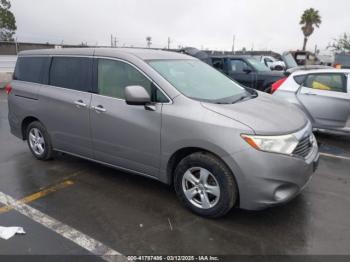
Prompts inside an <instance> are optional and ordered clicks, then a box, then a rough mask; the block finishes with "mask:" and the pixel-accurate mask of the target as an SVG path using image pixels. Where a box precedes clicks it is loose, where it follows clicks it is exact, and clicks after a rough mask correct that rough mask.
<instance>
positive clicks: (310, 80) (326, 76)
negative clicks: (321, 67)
mask: <svg viewBox="0 0 350 262" xmlns="http://www.w3.org/2000/svg"><path fill="white" fill-rule="evenodd" d="M304 86H305V87H308V88H312V89H318V90H325V91H334V92H343V93H346V92H347V87H346V77H345V75H343V74H335V73H322V74H310V75H308V77H307V79H306V81H305V84H304Z"/></svg>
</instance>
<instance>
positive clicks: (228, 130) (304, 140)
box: [6, 48, 319, 217]
mask: <svg viewBox="0 0 350 262" xmlns="http://www.w3.org/2000/svg"><path fill="white" fill-rule="evenodd" d="M252 59H253V58H252ZM231 61H233V63H232V65H231V64H230V66H231V67H233V65H236V64H237V63H236V61H243V60H235V59H233V58H232V59H230V60H229V61H228V62H231ZM254 61H256V60H255V59H254ZM256 63H259V62H258V61H256ZM252 64H254V62H252ZM259 66H260V65H257V66H256V67H259ZM250 73H252V72H250ZM6 91H7V93H8V107H9V114H8V119H9V124H10V128H11V132H12V134H14V135H15V136H17V137H18V138H20V139H23V140H27V144H28V147H29V149H30V151H31V152H32V154H33V156H34V157H35V158H37V159H39V160H47V159H50V158H51V157H52V156H53V152H54V151H61V152H65V153H68V154H72V155H75V156H79V157H82V158H85V159H88V160H91V161H95V162H98V163H101V164H105V165H108V166H111V167H115V168H119V169H121V170H124V171H127V172H132V173H135V174H139V175H143V176H146V177H150V178H153V179H156V180H159V181H161V182H164V183H167V184H169V185H173V186H174V187H175V191H176V193H177V196H178V198H179V200H180V201H181V202H182V203H183V204H184V205H185V206H186V207H188V208H189V209H191V210H192V211H193V212H195V213H197V214H200V215H202V216H207V217H219V216H222V215H224V214H225V213H227V212H228V211H229V210H230V209H231V208H232V207H233V206H239V207H241V208H243V209H250V210H257V209H263V208H266V207H268V206H272V205H276V204H281V203H285V202H287V201H289V200H291V199H292V198H293V197H295V196H296V195H297V194H298V193H299V192H300V191H301V190H302V189H303V188H304V187H305V185H306V184H307V182H308V181H309V180H310V178H311V176H312V174H313V172H314V171H315V169H316V167H317V163H318V158H319V154H318V147H317V143H316V139H315V137H314V135H313V133H312V129H311V123H310V121H308V119H307V118H306V117H305V115H304V113H303V112H302V111H300V110H299V109H297V108H296V107H294V106H292V105H290V104H284V103H281V102H280V101H278V100H277V99H275V98H274V97H272V96H271V95H269V94H265V93H262V92H257V91H255V90H253V89H250V88H244V87H242V86H241V85H239V84H237V83H236V82H235V81H233V80H232V79H230V78H228V77H227V76H225V75H223V74H221V73H219V72H218V71H217V70H215V69H214V68H213V67H211V66H209V65H207V64H205V63H203V62H202V61H200V60H198V59H195V58H193V57H190V56H187V55H183V54H179V53H174V52H164V51H159V50H149V49H128V48H121V49H117V48H107V49H105V48H96V49H91V48H82V49H78V48H76V49H61V50H58V49H57V50H36V51H25V52H21V53H20V54H19V57H18V60H17V64H16V69H15V73H14V80H13V81H12V82H11V84H10V85H8V86H7V87H6ZM120 193H122V192H116V194H120Z"/></svg>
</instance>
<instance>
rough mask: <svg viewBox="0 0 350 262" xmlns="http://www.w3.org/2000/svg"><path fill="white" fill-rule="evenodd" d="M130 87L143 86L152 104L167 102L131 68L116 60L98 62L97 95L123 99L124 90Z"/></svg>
mask: <svg viewBox="0 0 350 262" xmlns="http://www.w3.org/2000/svg"><path fill="white" fill-rule="evenodd" d="M131 85H139V86H143V87H144V88H145V89H146V91H147V92H148V93H149V94H150V96H151V98H152V101H154V102H161V103H165V102H168V99H167V98H166V97H165V95H164V94H163V93H162V92H161V91H159V90H158V89H157V88H156V87H155V86H154V85H153V83H152V82H151V81H150V80H148V78H146V77H145V76H144V75H143V74H142V73H141V72H140V71H138V70H137V69H135V68H134V67H133V66H131V65H129V64H127V63H124V62H121V61H117V60H111V59H99V60H98V91H99V94H101V95H106V96H111V97H115V98H121V99H124V98H125V96H124V89H125V87H127V86H131Z"/></svg>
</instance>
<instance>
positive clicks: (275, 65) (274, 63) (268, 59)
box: [255, 56, 286, 71]
mask: <svg viewBox="0 0 350 262" xmlns="http://www.w3.org/2000/svg"><path fill="white" fill-rule="evenodd" d="M255 58H257V59H258V60H259V61H260V62H261V63H263V64H265V65H266V66H267V67H268V68H270V69H271V70H274V71H275V70H276V71H283V70H285V69H286V65H285V63H284V62H283V61H280V60H277V59H276V58H274V57H272V56H255Z"/></svg>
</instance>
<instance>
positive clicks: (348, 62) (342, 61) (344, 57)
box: [334, 53, 350, 69]
mask: <svg viewBox="0 0 350 262" xmlns="http://www.w3.org/2000/svg"><path fill="white" fill-rule="evenodd" d="M334 66H335V67H336V68H344V69H350V53H348V54H336V55H335V59H334Z"/></svg>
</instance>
